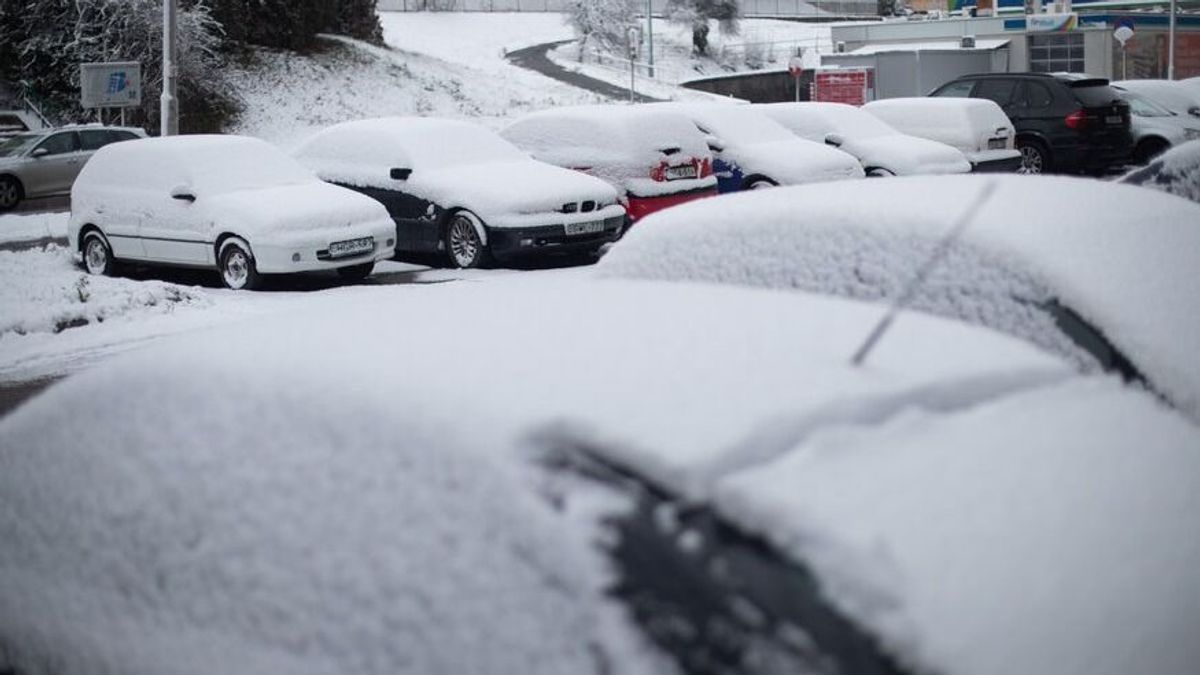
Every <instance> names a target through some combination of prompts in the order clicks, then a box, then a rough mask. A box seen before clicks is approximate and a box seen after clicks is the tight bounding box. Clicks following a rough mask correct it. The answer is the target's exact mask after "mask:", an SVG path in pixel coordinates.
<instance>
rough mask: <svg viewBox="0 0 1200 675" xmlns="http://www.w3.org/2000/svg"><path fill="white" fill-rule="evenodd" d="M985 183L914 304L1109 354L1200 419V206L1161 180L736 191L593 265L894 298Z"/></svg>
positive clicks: (671, 215)
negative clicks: (1164, 187)
mask: <svg viewBox="0 0 1200 675" xmlns="http://www.w3.org/2000/svg"><path fill="white" fill-rule="evenodd" d="M987 185H992V186H994V193H993V194H992V195H991V197H990V198H988V199H987V201H986V203H984V204H983V206H982V207H981V208H979V209H978V210H977V211H976V212H974V214H973V216H972V219H971V223H970V227H968V228H967V229H966V231H965V232H963V234H962V236H961V237H960V238H959V239H958V240H957V241H956V242H955V243H954V245H953V246H952V247H951V248H950V249H949V251H948V254H947V255H946V256H945V257H944V258H943V259H942V260H941V261H940V262H939V263H938V265H937V267H935V268H934V270H933V272H932V274H931V276H930V277H929V279H928V281H927V282H926V283H925V284H924V285H923V286H921V287H920V288H919V292H918V293H917V294H916V295H915V297H914V298H913V299H912V306H913V307H914V308H916V309H920V310H924V311H930V312H934V313H939V314H944V315H948V316H954V317H959V318H962V319H964V320H967V321H972V322H977V323H982V324H984V325H989V326H992V327H994V328H997V329H999V330H1003V331H1007V332H1011V333H1013V334H1015V335H1019V336H1021V337H1024V338H1026V339H1030V340H1032V341H1034V342H1036V343H1037V344H1040V345H1042V346H1043V347H1045V348H1048V349H1051V350H1053V351H1055V352H1057V353H1060V354H1063V355H1066V356H1068V357H1070V358H1072V359H1073V360H1074V361H1075V362H1076V363H1078V364H1079V365H1080V366H1082V367H1084V368H1094V367H1096V365H1097V363H1098V362H1099V363H1104V362H1107V365H1110V366H1111V367H1113V368H1114V369H1116V370H1119V371H1121V372H1123V373H1125V374H1127V375H1129V376H1131V377H1135V378H1136V377H1139V376H1141V377H1144V378H1145V379H1146V380H1147V381H1148V382H1149V383H1150V384H1151V386H1152V387H1154V388H1155V390H1156V391H1158V392H1159V393H1160V394H1162V395H1164V396H1165V397H1167V398H1168V399H1169V400H1171V401H1172V402H1173V403H1174V404H1175V405H1176V406H1178V407H1179V408H1180V409H1182V410H1183V411H1185V412H1187V413H1188V414H1189V415H1191V416H1192V417H1194V418H1197V419H1200V360H1198V359H1196V358H1195V357H1194V356H1195V355H1194V353H1193V352H1194V349H1195V345H1196V343H1197V340H1198V339H1200V276H1197V275H1196V274H1195V270H1196V267H1197V263H1198V259H1197V256H1198V255H1200V253H1198V252H1200V228H1198V227H1196V223H1198V222H1200V207H1198V206H1196V205H1195V204H1192V203H1190V202H1187V201H1185V200H1183V199H1179V198H1177V197H1172V196H1169V195H1162V194H1160V193H1158V192H1155V191H1149V190H1144V189H1141V188H1136V187H1133V186H1120V185H1111V184H1102V183H1096V182H1094V181H1087V180H1082V179H1072V178H1045V177H1034V178H1030V177H1022V176H996V177H983V176H959V177H942V178H933V177H913V178H905V179H898V180H887V181H867V182H865V183H855V182H845V183H837V184H831V185H822V186H819V187H809V188H806V187H803V186H802V187H797V188H787V189H781V190H778V191H771V192H770V193H769V194H768V193H764V194H763V195H750V196H731V197H727V198H722V199H721V200H720V201H718V202H712V203H706V204H703V205H700V206H690V205H683V206H680V207H678V208H676V209H672V210H671V211H669V212H664V213H663V214H660V215H656V216H655V218H654V220H653V221H647V224H652V225H653V226H652V227H641V228H638V229H637V230H635V231H633V232H631V233H630V234H629V235H628V236H626V238H625V239H624V240H622V241H621V242H620V243H619V244H618V245H616V246H615V247H614V248H613V250H612V251H610V252H609V254H608V255H607V256H605V258H604V259H602V260H601V262H600V264H599V267H598V270H597V271H598V273H599V274H602V275H606V276H613V277H634V278H654V279H684V280H695V281H718V282H727V283H740V284H752V285H760V286H770V287H777V288H799V289H807V290H811V291H815V292H820V293H828V294H834V295H849V296H854V297H863V298H869V299H886V298H890V297H897V295H898V293H899V292H900V289H901V288H902V286H903V284H905V283H907V282H908V281H909V280H910V279H912V278H913V275H914V274H915V272H916V269H917V267H918V265H920V264H921V263H922V262H923V261H924V260H926V259H927V258H928V257H929V256H930V255H931V252H932V251H933V250H934V248H935V247H936V246H937V243H938V242H939V241H940V240H941V238H942V237H943V236H945V235H946V233H947V232H948V231H949V229H950V227H951V225H952V224H953V223H954V222H955V221H956V220H957V219H958V218H960V217H961V214H962V213H963V212H964V211H966V210H967V209H968V208H969V207H970V206H971V204H972V200H975V199H977V198H978V196H979V195H980V194H982V193H983V191H984V190H985V186H987ZM916 195H929V196H930V197H931V199H916V198H914V196H916ZM934 195H936V200H935V199H932V196H934ZM1093 329H1094V330H1095V331H1099V335H1096V334H1094V332H1093ZM1125 359H1128V362H1126V361H1125Z"/></svg>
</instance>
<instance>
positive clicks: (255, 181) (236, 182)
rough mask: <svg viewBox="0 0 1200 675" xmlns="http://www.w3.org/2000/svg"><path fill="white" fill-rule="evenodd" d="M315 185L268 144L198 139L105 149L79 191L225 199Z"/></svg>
mask: <svg viewBox="0 0 1200 675" xmlns="http://www.w3.org/2000/svg"><path fill="white" fill-rule="evenodd" d="M316 180H317V179H316V177H315V176H313V175H312V174H311V173H309V172H308V171H307V170H305V169H304V167H302V166H300V165H299V164H297V163H296V161H295V160H293V159H292V158H291V157H288V156H287V155H286V154H284V153H283V152H282V151H281V150H279V149H278V148H276V147H275V146H273V145H271V144H270V143H267V142H266V141H262V140H259V139H257V138H251V137H248V136H234V135H218V134H195V135H184V136H167V137H157V138H144V139H139V140H135V141H125V142H122V143H111V144H109V145H106V146H104V147H103V148H100V149H99V150H97V151H96V154H95V155H93V156H92V158H91V159H90V160H88V163H87V164H86V165H85V166H84V167H83V171H81V172H80V175H79V178H78V179H77V180H76V181H75V186H76V187H92V186H94V185H120V186H131V185H135V186H138V187H139V188H147V189H161V190H171V189H174V188H176V187H179V186H181V185H191V186H193V187H196V188H197V189H202V190H204V191H206V192H209V193H221V192H229V191H235V190H240V189H246V188H255V187H267V186H274V185H290V184H297V183H305V182H315V181H316Z"/></svg>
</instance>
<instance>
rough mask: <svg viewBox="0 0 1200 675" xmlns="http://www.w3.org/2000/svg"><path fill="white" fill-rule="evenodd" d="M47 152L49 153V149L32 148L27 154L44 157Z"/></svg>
mask: <svg viewBox="0 0 1200 675" xmlns="http://www.w3.org/2000/svg"><path fill="white" fill-rule="evenodd" d="M48 154H50V151H49V150H47V149H45V148H34V149H33V152H31V153H29V156H30V157H35V158H39V157H45V156H46V155H48Z"/></svg>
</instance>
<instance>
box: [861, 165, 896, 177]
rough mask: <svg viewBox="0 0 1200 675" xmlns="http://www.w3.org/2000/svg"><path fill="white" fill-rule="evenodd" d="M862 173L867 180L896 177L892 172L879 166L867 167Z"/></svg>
mask: <svg viewBox="0 0 1200 675" xmlns="http://www.w3.org/2000/svg"><path fill="white" fill-rule="evenodd" d="M863 173H865V174H866V176H867V178H892V177H895V175H896V174H895V173H894V172H892V171H890V170H888V169H885V168H883V167H881V166H871V167H867V169H866V170H865V171H863Z"/></svg>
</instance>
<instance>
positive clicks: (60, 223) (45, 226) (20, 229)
mask: <svg viewBox="0 0 1200 675" xmlns="http://www.w3.org/2000/svg"><path fill="white" fill-rule="evenodd" d="M69 217H70V214H68V213H30V214H24V213H10V214H5V215H2V216H0V244H2V243H8V242H15V241H33V240H37V239H45V238H61V237H66V236H67V219H68V218H69Z"/></svg>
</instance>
